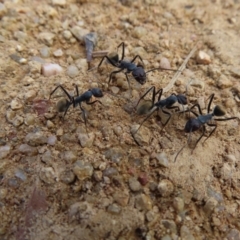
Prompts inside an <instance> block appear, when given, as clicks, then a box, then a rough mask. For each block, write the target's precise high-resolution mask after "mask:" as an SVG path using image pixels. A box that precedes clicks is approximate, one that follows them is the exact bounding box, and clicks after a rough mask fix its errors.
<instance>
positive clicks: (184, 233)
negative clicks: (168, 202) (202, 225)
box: [180, 225, 195, 240]
mask: <svg viewBox="0 0 240 240" xmlns="http://www.w3.org/2000/svg"><path fill="white" fill-rule="evenodd" d="M180 236H181V239H187V240H195V237H194V236H193V235H192V233H191V232H190V230H189V229H188V227H187V226H185V225H183V226H181V229H180Z"/></svg>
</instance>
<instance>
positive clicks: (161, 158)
mask: <svg viewBox="0 0 240 240" xmlns="http://www.w3.org/2000/svg"><path fill="white" fill-rule="evenodd" d="M156 159H157V160H158V164H159V165H160V166H161V167H166V168H167V167H168V166H169V161H168V159H167V156H166V154H165V153H164V152H162V153H158V154H156Z"/></svg>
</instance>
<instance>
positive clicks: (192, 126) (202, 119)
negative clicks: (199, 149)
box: [174, 94, 238, 161]
mask: <svg viewBox="0 0 240 240" xmlns="http://www.w3.org/2000/svg"><path fill="white" fill-rule="evenodd" d="M209 98H210V100H209V103H208V108H207V112H208V113H207V114H205V115H203V114H202V110H201V108H200V105H199V104H198V103H197V104H195V105H193V106H192V107H191V108H190V109H188V111H189V112H191V113H193V114H194V115H195V116H196V118H190V119H189V120H188V121H187V123H186V125H185V128H184V131H185V132H186V133H189V137H188V140H187V143H186V144H185V145H184V146H183V147H182V148H181V149H180V150H179V151H178V153H177V155H176V157H175V160H174V161H176V160H177V157H178V155H179V153H180V152H181V151H182V150H183V148H184V147H185V146H186V145H188V144H189V142H190V139H191V134H192V132H195V131H197V130H199V129H200V128H202V134H201V136H200V137H199V138H198V140H197V141H196V143H195V145H194V147H193V149H192V152H193V150H194V149H195V148H196V146H197V144H198V142H199V141H200V140H201V139H202V137H203V136H204V134H205V131H206V127H205V124H207V125H208V126H210V127H213V129H212V131H211V132H210V134H209V135H208V137H207V138H206V139H205V140H204V142H205V141H207V139H208V138H209V137H210V136H211V135H212V134H213V133H214V132H215V130H216V128H217V124H216V123H209V122H210V121H211V120H215V121H228V120H232V119H236V118H238V117H229V118H214V117H215V116H217V117H222V116H224V115H225V114H226V113H225V111H224V110H223V109H222V108H221V107H220V106H219V105H216V106H215V107H214V109H213V111H212V112H210V110H211V109H210V107H211V104H212V101H213V98H214V94H212V95H210V97H209ZM195 107H197V108H198V111H199V113H200V115H199V114H197V113H196V112H194V111H193V110H192V109H193V108H195Z"/></svg>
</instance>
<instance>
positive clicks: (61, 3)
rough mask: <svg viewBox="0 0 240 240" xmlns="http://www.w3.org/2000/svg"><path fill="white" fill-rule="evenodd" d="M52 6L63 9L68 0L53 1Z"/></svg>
mask: <svg viewBox="0 0 240 240" xmlns="http://www.w3.org/2000/svg"><path fill="white" fill-rule="evenodd" d="M52 4H53V5H57V6H61V7H63V6H65V5H66V4H67V1H66V0H52Z"/></svg>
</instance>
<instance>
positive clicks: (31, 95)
mask: <svg viewBox="0 0 240 240" xmlns="http://www.w3.org/2000/svg"><path fill="white" fill-rule="evenodd" d="M36 96H37V92H36V91H35V90H29V91H27V92H26V93H24V99H25V101H26V102H29V101H31V100H33V99H34V98H35V97H36Z"/></svg>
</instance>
